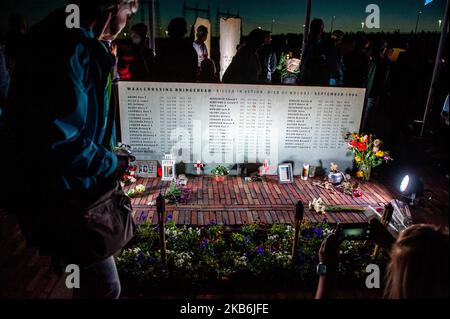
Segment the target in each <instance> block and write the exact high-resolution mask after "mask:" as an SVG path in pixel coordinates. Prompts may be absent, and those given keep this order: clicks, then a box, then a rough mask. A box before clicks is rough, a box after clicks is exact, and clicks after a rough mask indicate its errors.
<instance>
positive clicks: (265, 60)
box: [258, 31, 278, 83]
mask: <svg viewBox="0 0 450 319" xmlns="http://www.w3.org/2000/svg"><path fill="white" fill-rule="evenodd" d="M264 32H265V35H266V39H265V40H264V45H263V47H262V48H261V49H259V51H258V57H259V63H260V64H261V70H262V71H261V72H262V73H261V79H260V80H261V82H263V83H272V76H273V74H274V73H275V71H276V70H277V65H278V62H277V61H278V59H277V54H276V52H275V50H274V49H273V46H272V36H271V34H270V32H269V31H264Z"/></svg>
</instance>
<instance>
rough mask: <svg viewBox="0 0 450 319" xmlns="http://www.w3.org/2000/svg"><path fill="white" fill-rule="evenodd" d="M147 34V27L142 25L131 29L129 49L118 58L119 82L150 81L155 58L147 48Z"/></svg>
mask: <svg viewBox="0 0 450 319" xmlns="http://www.w3.org/2000/svg"><path fill="white" fill-rule="evenodd" d="M147 32H148V27H147V25H145V24H144V23H138V24H135V25H133V26H132V27H131V30H130V38H131V47H130V48H129V49H128V50H127V51H126V52H125V53H124V54H123V55H121V56H120V57H119V60H120V69H119V70H120V78H121V80H129V81H150V80H152V76H153V74H152V72H154V70H153V67H154V58H155V56H154V54H153V51H152V50H151V49H150V48H149V47H148V46H147V43H146V41H147Z"/></svg>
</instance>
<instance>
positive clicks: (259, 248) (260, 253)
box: [256, 246, 265, 255]
mask: <svg viewBox="0 0 450 319" xmlns="http://www.w3.org/2000/svg"><path fill="white" fill-rule="evenodd" d="M264 251H265V250H264V247H261V246H259V247H258V248H257V249H256V252H257V253H258V254H259V255H262V254H264Z"/></svg>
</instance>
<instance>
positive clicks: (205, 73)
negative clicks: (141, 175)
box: [198, 59, 219, 83]
mask: <svg viewBox="0 0 450 319" xmlns="http://www.w3.org/2000/svg"><path fill="white" fill-rule="evenodd" d="M198 81H199V82H200V83H218V82H219V78H218V77H217V68H216V63H215V62H214V61H213V60H211V59H206V60H203V61H202V64H201V65H200V72H199V76H198Z"/></svg>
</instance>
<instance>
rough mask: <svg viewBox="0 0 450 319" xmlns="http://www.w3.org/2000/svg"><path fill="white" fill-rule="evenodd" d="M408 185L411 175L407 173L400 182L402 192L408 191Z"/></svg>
mask: <svg viewBox="0 0 450 319" xmlns="http://www.w3.org/2000/svg"><path fill="white" fill-rule="evenodd" d="M408 185H409V175H406V176H405V177H403V180H402V183H401V184H400V192H402V193H403V192H404V191H406V189H407V188H408Z"/></svg>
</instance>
